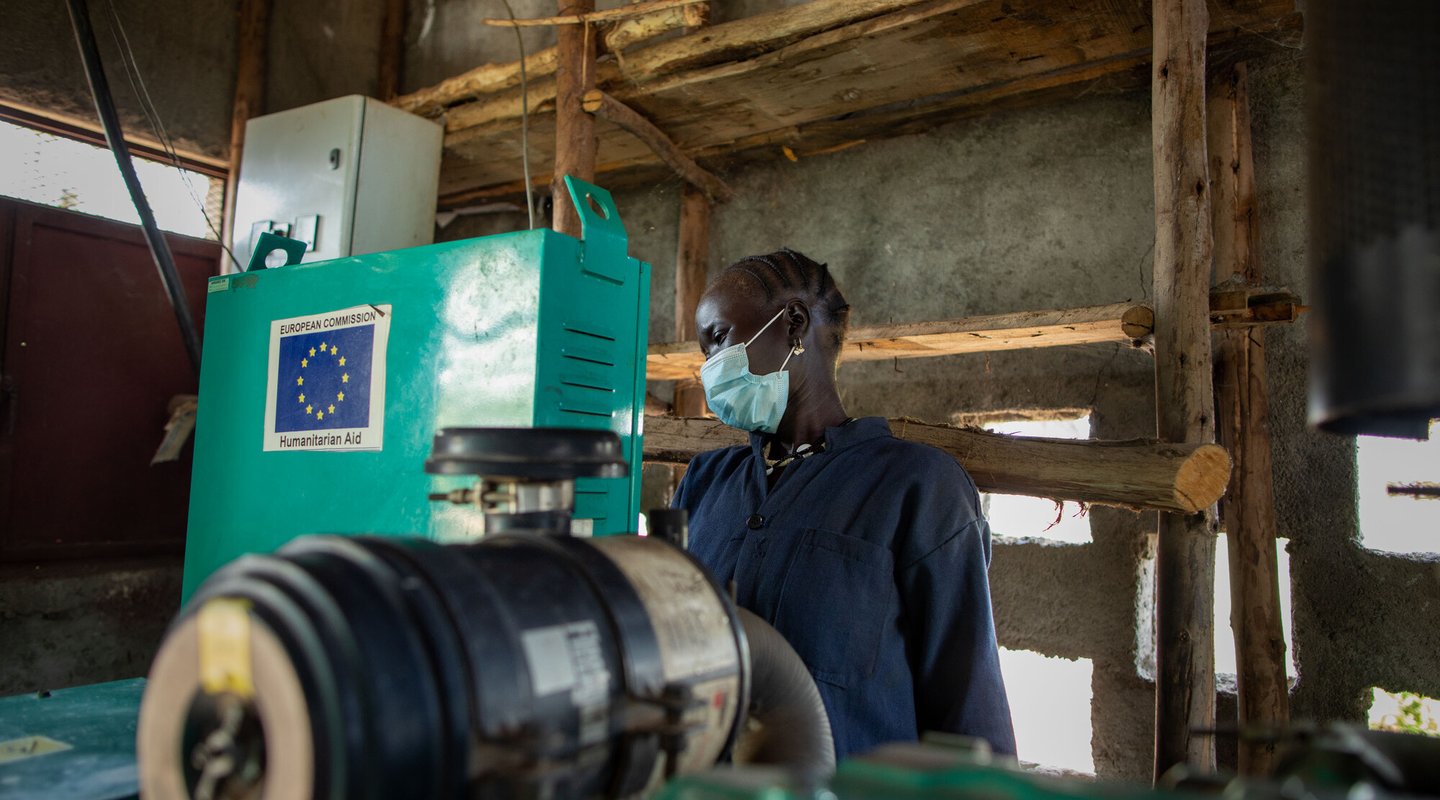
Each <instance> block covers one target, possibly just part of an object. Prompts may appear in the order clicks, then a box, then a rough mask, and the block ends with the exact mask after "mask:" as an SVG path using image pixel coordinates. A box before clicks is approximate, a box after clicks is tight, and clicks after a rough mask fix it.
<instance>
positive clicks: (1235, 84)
mask: <svg viewBox="0 0 1440 800" xmlns="http://www.w3.org/2000/svg"><path fill="white" fill-rule="evenodd" d="M1216 88H1217V89H1218V91H1216V92H1215V93H1214V95H1213V96H1212V98H1211V100H1210V113H1209V119H1208V120H1207V122H1208V125H1209V129H1210V163H1211V175H1212V178H1213V180H1214V183H1213V186H1214V196H1213V200H1214V210H1213V213H1214V230H1215V279H1216V282H1217V283H1220V284H1222V285H1226V284H1235V283H1239V284H1241V285H1250V286H1255V285H1259V284H1260V282H1261V279H1262V277H1263V275H1262V270H1261V266H1262V265H1261V262H1260V251H1259V248H1258V239H1259V237H1258V225H1257V219H1256V217H1257V207H1256V199H1255V161H1254V151H1253V149H1252V147H1251V139H1250V100H1249V89H1248V85H1247V81H1246V72H1245V65H1244V64H1243V63H1241V64H1237V65H1236V66H1235V67H1234V68H1233V69H1232V70H1229V71H1227V72H1226V73H1225V75H1224V76H1223V79H1222V80H1221V81H1219V82H1218V85H1217V87H1216ZM1216 341H1217V343H1218V348H1217V350H1216V353H1215V379H1216V392H1217V397H1218V402H1217V412H1218V415H1219V427H1220V442H1221V443H1222V444H1224V445H1225V447H1226V449H1228V450H1229V451H1230V455H1231V458H1232V459H1233V460H1234V470H1233V471H1232V472H1231V475H1230V489H1229V491H1228V493H1227V494H1226V497H1225V501H1224V502H1223V503H1222V504H1221V509H1222V510H1223V511H1224V522H1225V531H1226V534H1227V535H1226V542H1227V544H1228V546H1229V557H1230V607H1231V612H1230V628H1231V631H1232V633H1233V634H1234V636H1235V655H1236V665H1237V673H1238V674H1237V679H1238V680H1237V682H1238V689H1239V720H1238V721H1239V723H1240V730H1241V732H1242V736H1241V738H1240V745H1239V760H1240V763H1239V767H1240V772H1241V773H1242V774H1246V775H1268V774H1270V772H1271V767H1272V766H1273V764H1274V760H1275V742H1274V741H1273V740H1268V739H1263V738H1261V737H1256V736H1245V735H1244V733H1245V732H1247V731H1252V732H1253V731H1256V730H1266V729H1275V728H1279V727H1281V726H1284V725H1285V724H1286V723H1288V722H1289V720H1290V690H1289V683H1288V681H1287V680H1286V675H1285V673H1286V668H1285V664H1286V661H1285V638H1284V634H1283V632H1282V629H1281V612H1280V570H1279V566H1278V565H1277V563H1276V554H1275V535H1276V525H1275V496H1274V484H1273V480H1274V479H1273V473H1272V471H1271V451H1270V399H1269V394H1268V391H1267V386H1266V378H1265V330H1264V328H1258V327H1257V328H1253V329H1250V330H1218V331H1217V332H1216Z"/></svg>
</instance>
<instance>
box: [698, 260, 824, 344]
mask: <svg viewBox="0 0 1440 800" xmlns="http://www.w3.org/2000/svg"><path fill="white" fill-rule="evenodd" d="M733 273H741V274H748V275H750V276H751V277H753V278H754V279H755V281H756V282H757V283H758V284H760V288H761V290H762V291H763V292H764V293H765V300H766V301H767V302H774V301H775V300H776V298H777V296H779V295H786V294H794V295H797V296H798V299H799V300H801V301H802V302H804V303H805V304H806V305H807V306H808V307H809V308H810V316H811V318H812V319H816V320H818V321H819V322H820V323H821V324H822V325H823V326H824V330H825V331H826V332H827V333H828V334H829V336H828V337H827V340H826V341H825V342H824V343H825V344H826V345H828V349H829V353H828V355H831V356H834V355H835V354H838V353H839V352H840V345H841V344H842V343H843V342H844V341H845V331H846V330H847V329H848V328H849V325H850V304H849V303H846V302H845V296H844V295H842V294H840V287H839V286H836V285H835V279H834V278H832V277H830V267H829V265H827V264H818V263H816V262H815V261H812V260H811V259H809V258H807V257H806V256H804V255H803V254H801V253H797V252H795V251H794V250H791V249H790V248H788V247H787V248H784V249H782V250H777V251H775V252H773V253H769V254H767V255H763V256H748V257H746V258H742V259H740V260H739V261H737V262H735V263H734V264H731V265H730V267H729V268H727V269H726V270H725V271H724V272H723V273H721V275H720V277H721V278H722V279H723V278H725V277H727V276H729V275H731V274H733ZM787 299H788V298H787Z"/></svg>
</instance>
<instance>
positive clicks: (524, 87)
mask: <svg viewBox="0 0 1440 800" xmlns="http://www.w3.org/2000/svg"><path fill="white" fill-rule="evenodd" d="M500 2H502V3H504V4H505V13H507V14H509V15H510V21H511V22H514V21H515V9H513V8H511V7H510V0H500ZM510 27H511V28H512V29H513V30H514V31H515V43H516V45H517V46H518V47H519V49H520V167H521V170H522V171H523V172H524V173H525V213H526V214H527V215H529V218H530V230H532V231H533V230H535V197H534V195H533V190H532V189H531V188H530V85H529V80H528V79H527V76H526V75H525V37H523V36H521V35H520V26H519V25H511V26H510Z"/></svg>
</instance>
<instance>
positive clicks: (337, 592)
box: [139, 535, 748, 798]
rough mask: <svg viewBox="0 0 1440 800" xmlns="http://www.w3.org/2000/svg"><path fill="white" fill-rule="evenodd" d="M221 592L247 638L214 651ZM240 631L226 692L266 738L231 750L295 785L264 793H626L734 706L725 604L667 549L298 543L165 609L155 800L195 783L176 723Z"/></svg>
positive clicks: (198, 698) (638, 542)
mask: <svg viewBox="0 0 1440 800" xmlns="http://www.w3.org/2000/svg"><path fill="white" fill-rule="evenodd" d="M671 592H683V596H682V600H681V601H680V602H679V603H671V604H667V603H660V602H658V601H659V599H660V598H661V597H662V596H663V595H665V594H668V593H671ZM215 604H239V605H238V607H239V608H242V609H243V611H242V612H239V613H241V614H242V615H243V616H244V618H245V619H244V620H243V624H244V626H246V630H247V631H249V632H248V633H245V634H244V637H245V641H243V642H233V641H211V642H209V643H208V644H207V642H206V641H205V637H206V636H207V635H208V636H210V637H211V638H212V639H214V638H215V637H217V636H220V635H221V634H217V633H215V632H214V631H211V632H209V633H208V634H207V633H206V631H205V630H203V625H202V624H201V623H200V621H199V618H200V617H201V616H203V615H204V614H205V613H206V609H207V608H211V607H213V606H214V605H215ZM682 617H683V619H682ZM667 619H668V620H669V621H668V622H667ZM717 632H718V634H719V635H716V634H717ZM225 635H229V636H232V637H233V636H236V634H234V633H233V631H232V632H231V633H230V634H225ZM237 644H238V645H242V646H243V649H245V650H246V652H247V653H248V659H249V660H248V662H247V664H253V669H254V670H255V674H254V675H253V676H252V675H246V676H244V680H242V681H240V683H241V684H243V685H252V684H253V687H254V689H253V693H250V694H248V696H247V694H246V693H245V692H241V694H240V696H237V697H232V698H230V700H231V701H232V702H233V703H239V704H242V705H244V706H245V707H246V708H247V711H248V713H250V714H251V715H253V716H255V717H257V718H258V719H259V723H260V724H258V725H252V726H250V728H248V729H245V730H250V731H251V732H252V734H251V735H253V736H263V737H264V739H265V741H264V742H261V743H258V744H256V743H253V742H252V743H250V746H249V747H248V749H247V747H246V746H245V743H243V742H242V743H240V746H239V747H237V748H236V751H237V752H249V751H253V750H255V749H256V748H257V747H258V748H260V749H261V750H263V752H264V754H265V759H264V761H265V765H266V768H268V769H273V770H275V771H276V773H277V775H281V774H283V775H284V776H285V782H286V784H288V785H285V786H278V785H277V786H271V785H270V784H265V785H264V787H263V789H264V794H265V796H266V797H292V796H293V797H327V798H346V797H374V798H387V797H464V796H482V797H487V798H492V797H493V798H532V797H625V796H629V795H632V794H635V793H637V792H639V791H641V790H642V789H645V788H646V787H647V786H651V787H653V786H654V785H655V783H656V782H657V781H659V780H661V779H663V778H664V777H665V775H666V774H669V773H673V772H676V771H686V769H687V768H689V769H699V768H703V767H707V766H709V764H710V763H713V761H714V759H715V758H716V757H717V756H718V755H719V753H720V752H721V751H723V750H724V749H725V748H726V747H728V746H729V745H731V744H732V743H733V740H734V737H735V734H736V731H737V730H738V726H739V724H740V721H741V718H742V716H743V710H744V709H745V707H746V704H747V702H748V697H747V694H748V687H747V685H746V674H745V673H746V669H747V666H746V665H748V654H747V651H746V641H745V637H744V633H743V628H742V627H741V625H740V624H739V620H738V616H737V612H736V609H735V607H734V606H733V605H732V604H731V603H730V601H729V599H728V597H727V596H726V594H725V593H724V592H723V591H722V590H721V589H720V587H719V586H718V585H716V584H715V583H714V581H713V579H712V578H710V577H709V575H708V573H706V572H705V571H704V570H703V569H701V568H700V567H699V566H698V565H696V564H695V563H694V562H693V561H691V560H690V557H689V556H688V555H687V554H685V553H684V552H682V551H680V550H678V549H676V548H673V547H671V546H669V545H667V544H665V543H663V542H659V541H646V540H644V539H640V538H639V537H633V536H618V537H608V538H606V539H596V540H586V539H580V538H572V537H556V536H536V535H513V536H496V537H487V538H486V539H484V540H483V541H482V542H480V543H478V544H473V545H448V546H446V545H439V544H435V543H433V542H429V541H425V540H419V539H398V538H380V537H354V538H347V537H335V536H317V537H305V538H302V539H298V540H296V541H294V542H292V543H291V544H289V545H287V546H286V547H285V548H283V549H282V550H280V551H279V552H278V553H277V554H275V555H273V556H248V557H245V558H242V559H240V560H238V561H236V562H234V563H232V564H231V565H229V566H227V567H225V568H224V569H223V570H221V571H220V572H218V573H216V575H215V576H213V577H212V578H211V579H210V580H209V581H207V582H206V583H205V584H204V585H203V586H202V587H201V588H200V589H199V590H198V592H197V593H196V595H195V597H194V598H193V599H192V600H191V602H190V603H189V605H188V606H187V607H186V610H185V611H184V612H182V614H181V616H180V617H179V619H177V621H176V623H175V626H174V627H173V628H172V631H171V633H170V635H169V636H167V639H166V643H165V645H164V646H163V647H162V649H161V652H160V655H159V656H157V659H156V664H155V666H154V667H153V668H152V671H151V683H150V686H149V687H148V688H147V695H146V698H145V702H144V703H143V704H142V712H141V723H140V735H139V746H140V754H139V755H140V764H141V780H142V787H143V788H145V789H146V790H147V793H149V794H151V795H152V796H194V790H195V783H196V776H195V774H194V772H195V770H194V769H191V770H189V773H188V774H187V772H186V769H185V768H184V765H185V764H187V763H189V762H191V761H193V760H194V759H195V758H198V756H194V755H192V751H193V750H195V748H196V747H198V743H197V740H198V738H201V737H202V736H203V735H206V732H205V731H200V732H199V733H198V734H197V733H195V732H194V731H187V729H186V727H187V725H188V726H189V727H190V728H194V727H196V725H197V723H196V722H195V719H196V714H195V708H196V707H197V704H203V703H206V702H209V701H210V700H213V696H212V694H211V692H209V691H207V690H205V689H204V688H203V687H202V685H201V680H200V678H199V677H198V676H197V675H196V674H195V673H196V669H197V667H196V666H195V664H196V663H200V664H201V665H202V666H201V667H199V669H201V670H203V669H204V666H203V663H204V662H205V660H206V657H207V656H206V652H207V650H209V651H217V652H222V653H223V652H224V651H226V650H227V649H228V650H230V651H234V650H235V649H236V646H237ZM197 653H198V655H197ZM213 658H214V656H212V660H213ZM243 668H244V669H247V670H248V669H251V668H252V667H251V666H244V667H243ZM267 687H268V688H267ZM283 697H291V698H300V697H303V703H300V705H303V708H300V709H294V708H288V707H287V706H285V704H284V703H283V702H282V701H281V700H279V699H277V698H283ZM267 702H268V703H269V705H268V706H267V705H266V704H267ZM297 702H298V701H297ZM202 716H203V715H202ZM185 720H189V722H188V723H187V722H185ZM201 724H202V726H203V720H202V723H201ZM212 727H213V726H212ZM292 750H293V751H296V752H298V753H301V754H303V755H306V756H308V757H309V761H308V762H306V763H308V764H310V765H313V766H309V767H307V766H306V765H305V764H304V763H300V762H302V761H304V758H302V756H301V755H294V756H293V757H292V754H291V752H290V751H292ZM286 759H290V761H289V762H287V760H286ZM297 775H298V776H300V777H298V778H297V777H296V776H297ZM226 780H234V781H239V780H241V777H240V776H238V775H237V776H224V777H223V779H222V780H221V781H220V782H219V783H220V784H221V786H222V788H223V786H224V784H225V781H226ZM250 780H251V781H252V782H253V781H255V780H262V781H263V778H259V779H257V778H255V777H254V776H253V775H252V776H251V778H250ZM276 781H277V783H278V781H279V778H278V777H277V778H276ZM306 781H308V782H309V783H308V785H303V784H305V783H306ZM272 789H273V790H275V791H274V792H272ZM216 796H226V795H225V794H224V793H221V794H217V795H216Z"/></svg>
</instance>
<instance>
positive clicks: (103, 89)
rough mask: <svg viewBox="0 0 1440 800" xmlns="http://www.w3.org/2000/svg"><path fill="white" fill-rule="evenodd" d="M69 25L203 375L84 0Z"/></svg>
mask: <svg viewBox="0 0 1440 800" xmlns="http://www.w3.org/2000/svg"><path fill="white" fill-rule="evenodd" d="M68 3H69V7H70V25H71V27H72V28H73V29H74V31H75V44H76V45H77V46H78V47H79V48H80V60H81V61H82V62H83V63H84V65H85V78H86V79H87V80H88V81H89V82H90V94H91V95H92V96H93V97H94V99H95V111H96V113H98V114H99V115H100V124H101V125H102V126H103V127H104V128H105V140H106V141H107V142H109V143H110V152H112V153H114V154H115V165H116V166H117V167H119V168H120V177H122V178H124V179H125V188H126V189H128V190H129V192H130V201H131V202H132V203H134V204H135V211H136V213H138V214H139V215H140V227H141V228H142V229H143V230H144V231H145V242H146V244H148V245H150V254H151V255H152V256H154V258H155V267H156V269H158V270H160V280H161V282H162V283H164V285H165V293H166V294H167V295H169V297H170V307H171V308H173V309H175V321H176V322H177V323H179V325H180V338H181V340H182V341H183V343H184V345H185V353H186V355H188V356H189V357H190V366H191V367H193V368H194V370H195V374H196V375H197V376H198V375H199V374H200V336H199V334H198V333H197V332H196V330H195V318H194V317H192V316H191V315H190V304H189V301H188V300H186V298H185V288H184V287H183V286H181V285H180V273H179V271H177V270H176V269H175V258H174V256H172V255H171V253H170V245H169V243H167V242H166V241H165V236H164V235H163V234H162V233H160V228H159V227H158V226H157V225H156V224H155V214H154V212H153V211H151V210H150V203H149V201H147V200H146V199H145V190H144V188H143V187H141V186H140V179H139V178H138V177H136V175H135V164H134V162H133V161H132V160H131V159H130V148H129V147H127V146H126V145H125V136H124V133H123V132H122V131H121V129H120V118H119V117H118V116H117V115H116V113H115V100H114V98H113V97H111V95H110V84H109V82H108V81H106V79H105V68H104V66H103V65H102V64H101V63H100V49H99V48H98V47H96V45H95V31H94V30H93V29H92V28H91V27H90V12H89V10H88V9H87V8H86V6H85V0H68Z"/></svg>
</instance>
